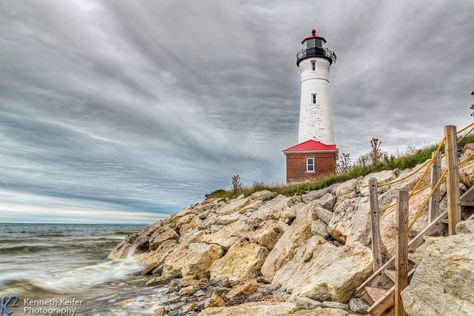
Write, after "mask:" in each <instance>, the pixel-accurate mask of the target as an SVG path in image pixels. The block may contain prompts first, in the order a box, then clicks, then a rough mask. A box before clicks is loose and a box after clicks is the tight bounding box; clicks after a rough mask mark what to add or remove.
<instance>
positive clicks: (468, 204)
mask: <svg viewBox="0 0 474 316" xmlns="http://www.w3.org/2000/svg"><path fill="white" fill-rule="evenodd" d="M461 206H468V207H472V206H474V202H461Z"/></svg>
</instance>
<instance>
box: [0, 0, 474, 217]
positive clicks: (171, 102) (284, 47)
mask: <svg viewBox="0 0 474 316" xmlns="http://www.w3.org/2000/svg"><path fill="white" fill-rule="evenodd" d="M473 20H474V1H468V0H460V1H454V2H453V1H437V0H435V1H428V0H423V1H416V2H413V1H408V0H404V1H394V2H389V3H387V2H381V1H375V0H371V1H351V2H347V1H330V2H329V1H311V2H308V1H242V0H240V1H219V0H206V1H204V0H198V1H182V0H162V1H153V0H143V1H125V0H114V1H106V0H103V1H99V0H97V1H92V0H68V1H63V0H36V1H7V0H2V1H0V30H1V31H0V145H1V147H0V162H1V163H2V166H3V168H0V181H1V182H0V183H1V187H0V221H80V222H83V221H98V222H103V221H116V222H150V221H153V220H154V219H157V218H159V217H160V216H162V215H163V214H166V213H170V212H173V211H176V210H177V209H179V208H181V207H183V206H186V205H188V204H190V203H194V202H197V201H199V200H200V199H201V198H202V197H203V195H204V194H205V193H208V192H210V191H212V190H214V189H216V188H221V187H228V186H229V184H230V177H231V175H232V174H240V175H241V177H242V178H243V180H244V181H245V183H251V182H253V181H263V182H270V183H275V182H283V181H284V157H283V155H282V153H281V150H282V149H283V148H285V147H288V146H290V145H293V144H294V143H295V142H296V140H297V125H298V110H299V109H298V106H299V73H298V70H297V68H296V65H295V54H296V52H297V51H298V50H299V49H300V43H299V42H300V40H301V39H302V38H303V37H305V36H306V35H307V34H308V33H309V31H310V29H311V27H312V26H313V25H316V26H317V28H318V32H319V33H321V34H322V35H324V36H325V37H326V39H327V40H328V46H329V47H330V48H332V49H334V50H335V51H336V53H337V55H338V62H337V63H336V64H335V65H334V67H333V69H332V74H331V95H332V106H333V110H334V116H335V117H334V118H335V127H336V141H337V144H338V147H339V148H340V149H341V151H342V152H350V153H351V154H352V156H353V157H355V156H357V155H359V154H361V153H362V152H364V151H366V150H367V149H368V146H369V144H368V140H369V139H370V138H371V137H372V136H377V137H379V138H381V139H382V141H383V146H384V149H385V150H387V151H390V152H394V151H395V150H397V149H400V150H404V148H406V146H407V145H408V144H411V145H424V144H428V143H432V142H435V141H436V140H437V138H438V137H439V136H440V134H441V132H442V126H443V125H444V124H447V123H451V124H456V125H463V124H465V123H466V122H468V121H469V111H468V108H469V106H468V104H470V102H471V100H470V96H469V93H470V91H472V90H474V87H473V83H472V74H473V73H474V59H473V58H472V51H473V50H474V42H473V41H472V34H474V23H472V21H473Z"/></svg>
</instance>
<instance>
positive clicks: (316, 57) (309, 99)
mask: <svg viewBox="0 0 474 316" xmlns="http://www.w3.org/2000/svg"><path fill="white" fill-rule="evenodd" d="M301 43H302V44H303V49H302V50H301V51H300V52H299V53H298V55H297V62H296V65H297V66H298V68H299V70H300V73H301V99H300V124H299V130H298V143H302V142H304V141H307V140H311V139H312V140H316V141H318V142H321V143H323V144H326V145H334V144H335V140H334V127H333V121H332V111H331V106H330V103H329V71H330V69H331V64H332V63H334V62H335V61H336V54H334V52H333V51H331V50H329V49H328V48H327V47H326V40H325V39H324V38H323V37H321V36H319V35H317V34H316V30H315V29H313V31H312V32H311V36H309V37H307V38H305V39H304V40H303V41H302V42H301Z"/></svg>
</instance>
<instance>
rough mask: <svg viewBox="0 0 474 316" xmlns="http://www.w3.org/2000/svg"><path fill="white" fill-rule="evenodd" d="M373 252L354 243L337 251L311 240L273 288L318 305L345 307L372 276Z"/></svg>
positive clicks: (279, 274) (280, 273)
mask: <svg viewBox="0 0 474 316" xmlns="http://www.w3.org/2000/svg"><path fill="white" fill-rule="evenodd" d="M372 261H373V257H372V251H371V250H370V249H369V248H367V247H364V246H362V245H361V244H360V243H354V244H352V245H351V246H343V247H336V246H334V245H333V244H331V243H329V242H327V241H325V240H324V239H323V238H321V237H319V236H313V237H312V238H311V239H310V240H308V241H307V242H306V243H305V245H304V246H302V247H300V248H299V249H298V250H297V252H296V254H295V255H294V257H293V258H292V259H291V260H290V261H289V262H288V263H287V264H286V265H285V266H283V267H282V268H281V269H279V270H278V272H277V273H276V274H275V277H274V278H273V285H275V286H281V288H282V289H284V290H286V291H288V292H291V297H296V296H306V297H309V298H312V299H316V300H318V301H323V300H334V301H339V302H342V303H346V302H348V301H349V299H350V298H351V297H352V296H353V294H354V291H355V289H356V288H357V287H358V286H359V285H360V284H361V283H362V282H363V281H364V280H365V279H366V278H367V277H368V276H369V275H370V274H371V273H372Z"/></svg>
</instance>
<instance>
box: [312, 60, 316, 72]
mask: <svg viewBox="0 0 474 316" xmlns="http://www.w3.org/2000/svg"><path fill="white" fill-rule="evenodd" d="M311 66H312V67H313V71H315V70H316V62H315V61H314V60H313V61H312V62H311Z"/></svg>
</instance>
